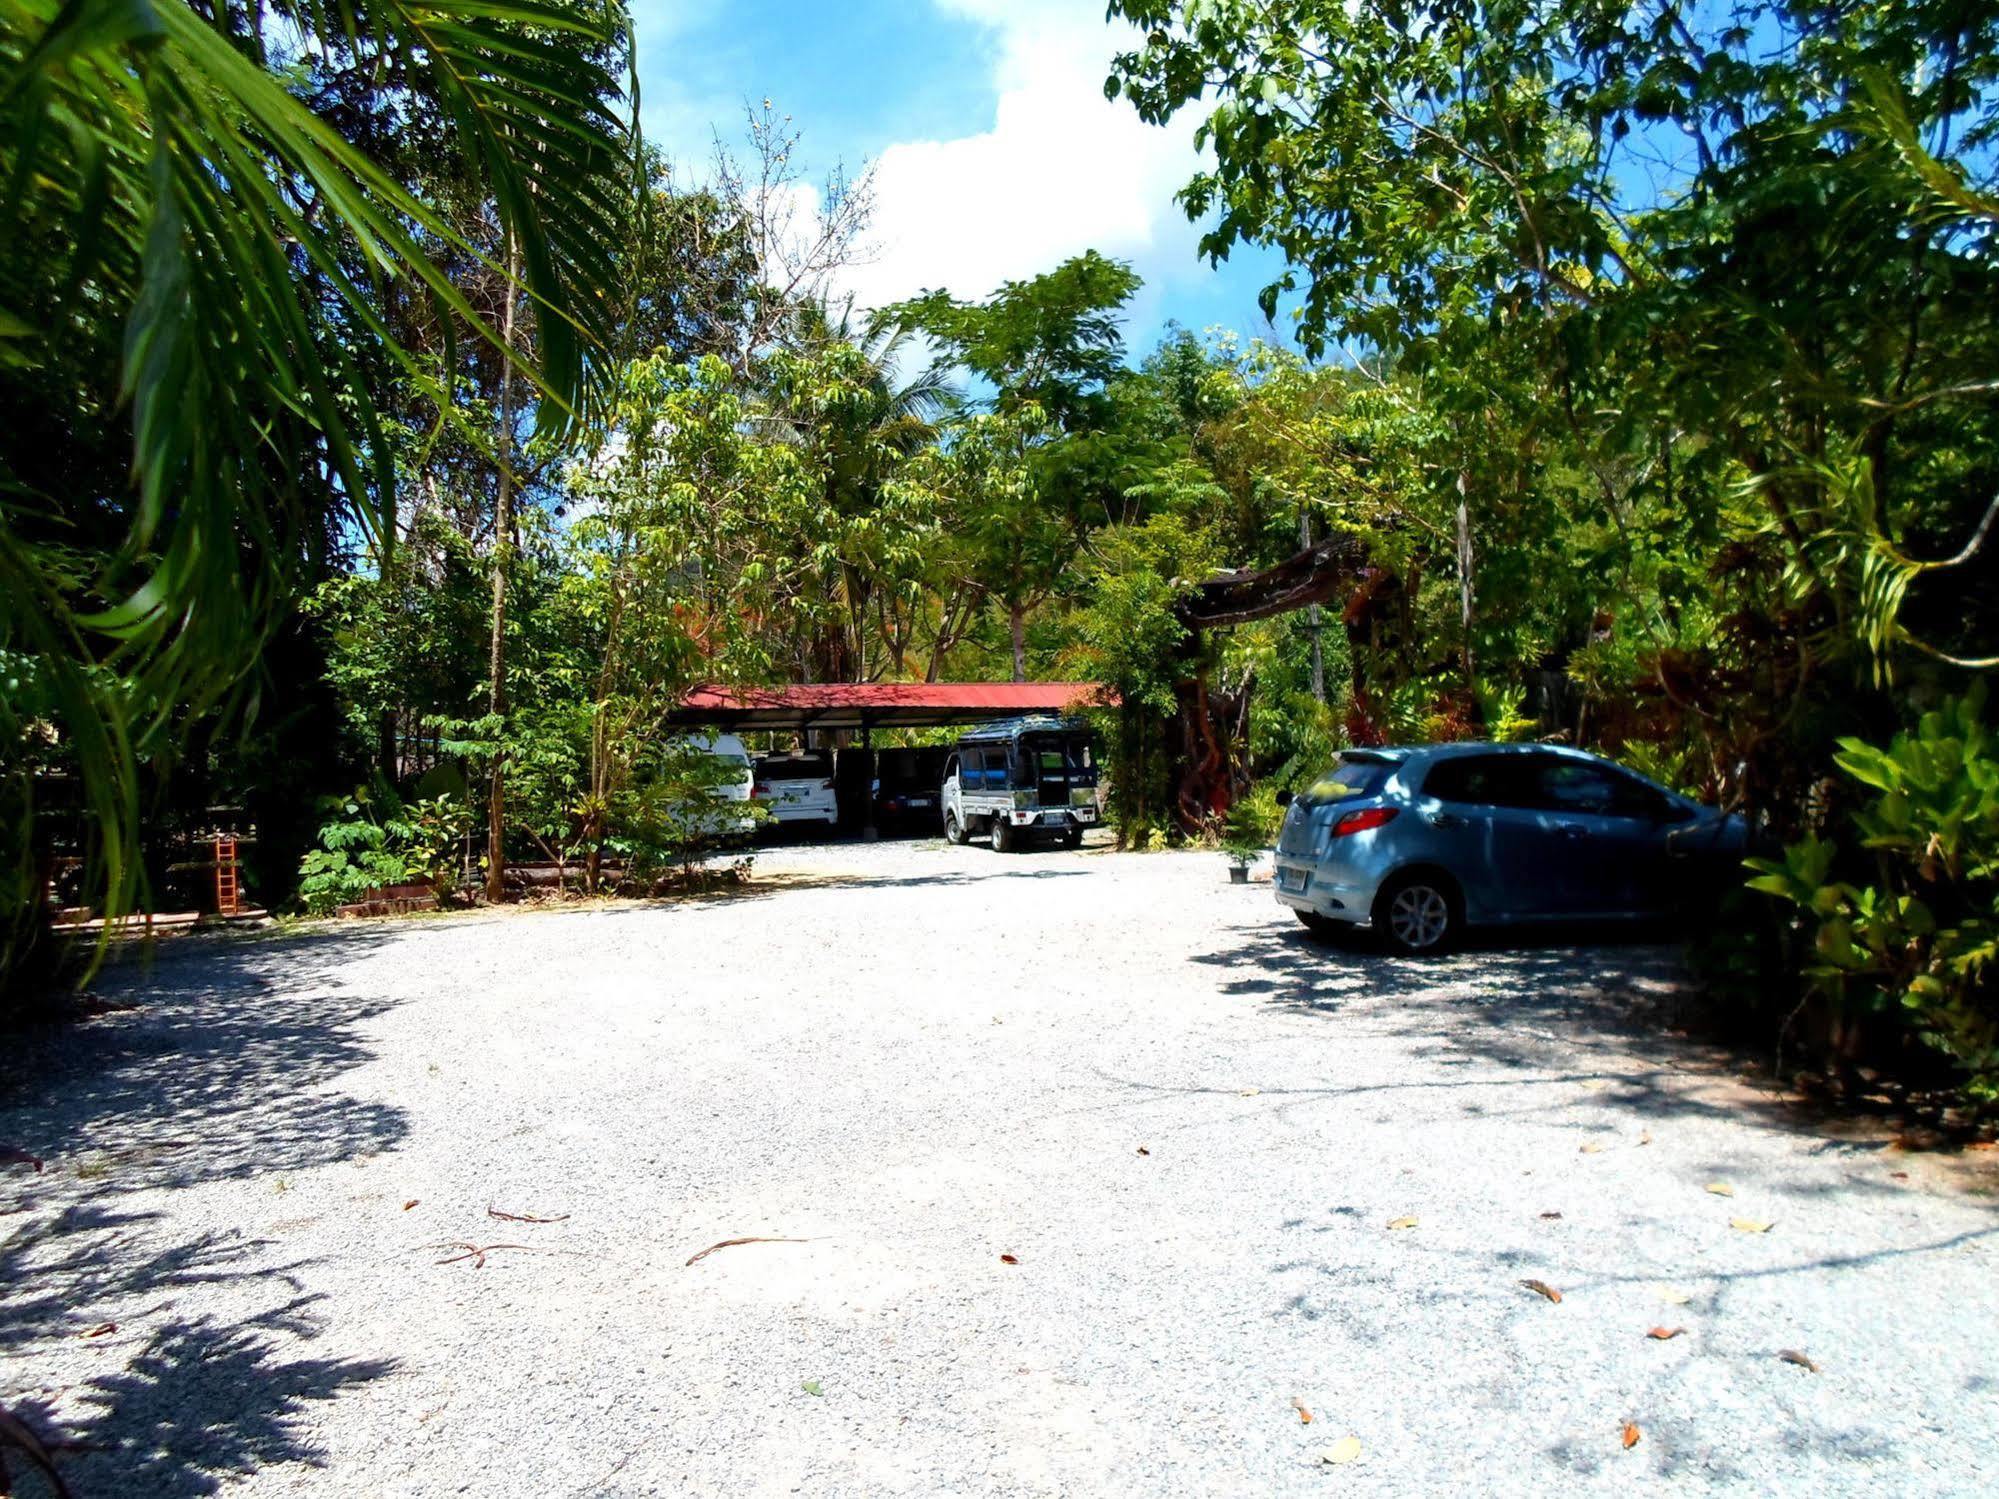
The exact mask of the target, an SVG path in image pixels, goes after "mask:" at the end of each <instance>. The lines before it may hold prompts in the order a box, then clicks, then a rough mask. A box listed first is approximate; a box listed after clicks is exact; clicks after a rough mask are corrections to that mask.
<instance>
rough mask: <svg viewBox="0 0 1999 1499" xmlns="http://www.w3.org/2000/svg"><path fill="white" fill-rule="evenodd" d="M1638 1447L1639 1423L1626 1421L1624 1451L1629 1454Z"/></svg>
mask: <svg viewBox="0 0 1999 1499" xmlns="http://www.w3.org/2000/svg"><path fill="white" fill-rule="evenodd" d="M1637 1445H1638V1423H1637V1422H1636V1421H1626V1422H1625V1423H1624V1449H1625V1451H1627V1452H1628V1451H1630V1450H1631V1449H1632V1448H1633V1447H1636V1446H1637Z"/></svg>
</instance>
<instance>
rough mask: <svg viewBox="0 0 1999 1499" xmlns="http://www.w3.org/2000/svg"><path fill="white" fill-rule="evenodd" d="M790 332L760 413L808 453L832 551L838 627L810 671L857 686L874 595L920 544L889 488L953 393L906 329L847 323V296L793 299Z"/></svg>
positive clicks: (931, 437) (927, 439)
mask: <svg viewBox="0 0 1999 1499" xmlns="http://www.w3.org/2000/svg"><path fill="white" fill-rule="evenodd" d="M790 332H791V337H790V342H789V347H788V348H787V349H786V350H785V351H783V352H780V353H779V354H776V355H774V356H772V357H771V358H769V359H767V360H766V361H765V362H764V365H763V368H762V371H761V373H762V386H763V389H762V392H761V394H762V396H763V400H764V410H765V412H766V415H767V419H768V420H770V421H771V422H773V423H774V424H775V425H776V426H777V427H778V429H779V431H780V432H781V433H782V434H783V435H784V436H785V437H786V438H788V439H789V440H792V441H796V442H799V443H801V444H803V445H805V446H807V447H810V448H811V449H813V450H814V454H815V457H816V458H817V460H818V464H819V467H820V469H821V472H822V473H823V474H824V484H825V494H824V509H825V524H826V529H827V531H828V532H829V533H830V534H831V535H832V536H833V538H834V541H835V548H836V550H837V552H838V554H839V560H838V563H837V565H836V566H835V567H833V568H831V569H829V570H828V575H827V577H826V578H825V580H824V586H825V591H826V594H827V596H828V599H829V601H832V602H835V603H836V605H837V608H838V611H839V617H840V627H839V629H838V631H837V633H833V634H829V635H826V636H823V637H822V638H820V639H819V640H817V641H815V642H813V644H812V651H813V655H814V657H815V658H816V659H815V660H814V661H813V662H812V668H813V670H814V671H815V673H816V674H818V675H819V676H821V677H822V679H824V680H828V681H845V680H854V681H865V680H867V679H868V677H869V675H870V667H869V663H868V649H867V648H868V636H869V619H868V616H869V610H870V609H871V607H873V605H874V602H875V597H876V590H877V588H878V586H879V584H880V583H881V582H882V581H883V580H884V576H885V575H886V574H892V573H894V572H895V571H896V570H897V568H898V567H899V566H900V564H901V562H902V561H904V560H907V559H908V558H909V557H911V556H912V555H913V554H914V553H915V551H916V550H917V546H916V544H917V542H918V541H919V539H920V538H919V535H918V534H917V532H916V530H915V529H914V527H913V525H912V524H911V523H910V521H909V519H908V518H907V517H905V516H903V515H901V514H899V513H898V511H897V507H896V506H895V505H894V504H893V503H892V497H891V485H892V482H893V480H894V478H895V476H896V473H897V471H898V469H899V468H900V466H901V464H902V462H903V460H905V459H907V458H908V457H909V456H910V455H911V454H913V453H916V452H918V451H919V450H921V449H922V448H924V447H925V446H927V445H928V444H930V443H931V442H933V441H935V439H936V436H937V421H938V419H939V418H940V417H941V416H942V415H943V414H944V413H945V412H946V411H947V410H949V409H950V407H951V405H952V404H953V401H954V399H955V395H954V392H953V391H952V389H951V387H950V385H949V384H948V383H947V381H946V379H945V372H943V371H940V370H938V369H937V368H935V367H934V366H930V365H927V364H926V365H923V366H921V367H918V365H917V361H916V360H915V359H914V358H913V357H911V356H912V354H913V352H914V350H913V348H912V340H913V335H912V334H911V333H910V332H909V331H908V330H907V329H905V328H902V327H900V326H898V325H896V324H894V323H892V322H890V321H888V320H886V319H883V318H879V317H871V318H867V319H861V320H857V319H856V318H855V316H854V311H853V306H852V303H851V302H849V303H846V304H843V305H841V306H840V307H839V308H837V309H835V308H834V307H832V306H829V305H828V304H826V303H824V302H806V303H803V304H801V305H800V306H799V307H798V308H797V309H795V312H794V316H793V319H792V326H791V330H790Z"/></svg>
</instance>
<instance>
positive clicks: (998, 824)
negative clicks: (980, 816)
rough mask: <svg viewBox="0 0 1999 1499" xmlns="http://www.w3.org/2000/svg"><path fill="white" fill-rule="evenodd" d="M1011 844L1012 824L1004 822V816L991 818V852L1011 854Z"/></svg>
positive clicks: (1012, 840)
mask: <svg viewBox="0 0 1999 1499" xmlns="http://www.w3.org/2000/svg"><path fill="white" fill-rule="evenodd" d="M1013 842H1014V839H1013V824H1012V823H1010V822H1008V821H1007V820H1006V817H1005V815H1004V814H996V815H995V816H994V817H993V852H994V853H996V854H1010V853H1012V852H1013Z"/></svg>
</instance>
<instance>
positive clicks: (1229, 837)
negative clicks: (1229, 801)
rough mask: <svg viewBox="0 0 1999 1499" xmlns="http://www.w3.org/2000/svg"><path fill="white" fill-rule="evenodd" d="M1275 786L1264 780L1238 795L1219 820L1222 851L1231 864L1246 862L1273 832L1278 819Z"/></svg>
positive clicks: (1259, 850)
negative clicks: (1222, 820) (1226, 812)
mask: <svg viewBox="0 0 1999 1499" xmlns="http://www.w3.org/2000/svg"><path fill="white" fill-rule="evenodd" d="M1278 820H1279V819H1278V811H1277V788H1276V786H1275V784H1273V783H1272V782H1269V781H1265V782H1263V783H1262V784H1260V785H1258V786H1257V787H1255V788H1254V789H1253V790H1251V791H1250V792H1249V793H1248V794H1247V795H1245V796H1240V797H1237V798H1236V800H1235V804H1234V805H1233V806H1231V807H1230V808H1229V814H1228V819H1227V821H1225V822H1224V823H1223V824H1222V852H1223V853H1225V854H1227V855H1228V856H1229V862H1230V863H1231V864H1247V863H1249V862H1250V861H1251V860H1253V859H1254V858H1255V857H1256V856H1257V855H1258V854H1260V853H1262V852H1263V851H1264V849H1266V848H1268V847H1269V846H1270V843H1271V839H1272V838H1273V837H1274V836H1275V834H1276V831H1277V823H1278Z"/></svg>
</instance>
